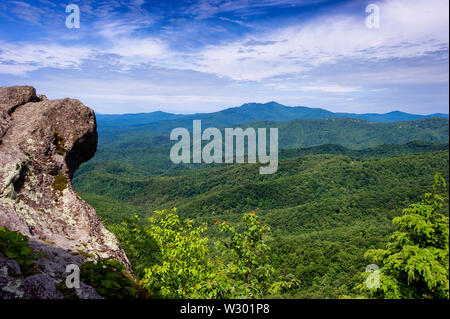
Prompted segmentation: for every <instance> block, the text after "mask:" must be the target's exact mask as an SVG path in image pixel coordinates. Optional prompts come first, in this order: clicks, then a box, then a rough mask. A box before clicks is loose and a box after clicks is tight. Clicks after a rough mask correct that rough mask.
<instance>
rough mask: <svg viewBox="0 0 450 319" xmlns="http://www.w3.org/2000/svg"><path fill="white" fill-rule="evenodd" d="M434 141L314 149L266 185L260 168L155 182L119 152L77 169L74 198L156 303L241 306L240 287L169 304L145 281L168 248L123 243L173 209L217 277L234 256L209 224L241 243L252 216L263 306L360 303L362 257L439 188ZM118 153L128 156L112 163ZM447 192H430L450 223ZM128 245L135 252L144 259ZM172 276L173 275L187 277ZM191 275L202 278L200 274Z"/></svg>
mask: <svg viewBox="0 0 450 319" xmlns="http://www.w3.org/2000/svg"><path fill="white" fill-rule="evenodd" d="M345 121H348V120H345ZM420 121H433V122H434V121H435V120H434V119H426V120H420ZM443 121H446V123H448V121H447V120H443ZM413 122H414V121H413ZM324 123H325V124H326V123H327V122H324ZM338 123H339V121H338ZM355 123H360V122H359V121H357V122H355ZM286 125H291V124H289V122H287V124H286ZM370 125H372V124H370ZM388 125H393V126H392V127H393V129H394V128H395V127H396V126H397V127H398V126H399V124H398V123H394V124H388ZM416 125H417V124H414V125H413V124H411V123H409V124H408V125H407V126H408V127H416ZM427 125H429V123H428V124H427ZM433 125H434V124H433ZM433 127H434V126H433ZM434 128H436V127H434ZM412 129H413V128H412ZM438 130H439V129H438ZM447 130H448V128H447ZM427 131H428V133H427V134H431V135H429V136H432V135H434V134H436V133H435V131H433V132H432V133H429V131H432V128H429V129H428V130H427ZM442 132H445V126H443V128H442ZM346 134H349V133H346ZM371 134H375V133H371ZM285 135H286V134H285ZM355 135H356V134H355ZM405 136H406V137H405V138H407V136H408V134H406V135H405ZM413 136H414V137H416V135H414V134H413ZM438 136H439V137H438V138H436V140H437V142H436V143H433V142H421V141H410V142H407V143H405V144H382V143H378V144H376V145H375V146H372V144H373V143H372V142H370V143H368V147H366V148H347V147H344V146H341V145H336V144H332V145H330V144H325V145H324V144H321V143H320V142H317V146H312V147H306V148H285V149H283V150H282V151H281V152H280V158H281V160H280V162H279V168H278V172H277V173H276V174H273V175H259V173H258V167H259V165H257V164H229V165H215V166H214V165H197V166H194V165H191V166H186V167H182V168H170V167H167V168H166V169H165V170H164V171H163V173H162V171H161V170H153V169H152V168H150V169H147V167H146V166H145V165H144V166H140V164H139V163H137V162H135V160H137V159H138V158H139V153H140V154H141V156H143V154H147V155H146V156H147V157H151V156H153V155H154V154H155V153H150V155H149V153H145V152H143V150H142V149H139V148H135V147H136V145H137V142H134V143H128V147H127V148H120V149H118V148H114V147H113V146H108V147H111V149H114V152H111V153H109V152H108V150H109V149H108V147H105V148H104V149H103V150H101V152H100V154H99V156H98V158H95V159H94V160H93V161H92V162H89V163H87V164H85V165H84V166H82V167H81V169H80V171H79V173H77V175H76V177H75V179H74V187H75V189H76V190H77V192H78V193H79V194H80V195H81V196H82V197H83V198H84V199H85V200H87V201H88V202H89V203H90V204H91V205H93V206H94V207H95V208H96V210H97V212H98V214H99V215H100V216H101V218H102V219H103V220H104V222H105V223H106V225H107V226H108V228H110V229H111V230H112V231H113V232H114V233H116V235H117V236H118V237H119V239H120V240H121V242H122V243H123V245H124V247H125V249H126V251H127V254H128V255H129V256H130V259H131V261H132V263H133V266H134V267H135V271H136V273H137V274H138V276H141V279H142V280H144V282H145V278H147V284H148V285H147V286H148V288H149V289H152V290H153V291H160V293H161V289H163V291H164V293H162V296H165V297H187V296H191V297H211V298H218V297H243V296H247V297H248V295H246V294H245V289H244V288H243V287H244V286H242V291H241V292H240V294H238V293H237V292H235V293H236V294H230V292H228V293H226V292H224V291H222V292H218V291H216V290H214V292H211V291H210V290H207V291H208V292H207V293H206V292H205V294H206V295H195V294H193V295H192V294H191V295H189V294H187V295H178V294H177V293H175V292H174V291H171V290H170V287H157V286H155V282H153V281H151V280H150V281H148V280H149V278H152V276H150V275H148V274H149V272H148V269H153V272H152V274H154V276H162V273H161V268H158V267H161V265H163V264H164V258H168V257H167V256H166V257H164V255H163V256H161V247H164V246H165V244H164V241H159V242H157V241H155V240H151V239H148V238H147V239H143V238H140V239H139V240H137V239H136V238H135V237H130V236H132V234H131V233H132V231H131V229H142V230H141V232H140V234H145V233H147V234H154V233H155V231H156V230H159V231H161V228H158V227H160V226H158V227H157V228H155V227H156V226H155V213H154V212H155V211H157V212H161V211H162V212H166V215H167V214H168V211H166V210H168V209H171V208H174V207H176V208H177V210H176V213H173V212H172V214H174V215H173V216H172V215H170V214H169V217H170V218H172V219H173V218H175V220H176V221H177V223H180V225H182V224H183V222H182V220H184V219H187V220H191V221H192V222H193V224H192V225H191V224H190V227H191V228H192V229H191V231H192V230H195V229H196V228H195V227H202V228H201V231H200V230H197V231H198V233H196V235H195V236H194V235H192V236H194V237H195V239H196V240H203V239H204V240H205V242H203V244H202V245H201V247H202V249H203V250H202V251H203V252H204V253H203V257H202V258H211V260H215V261H216V262H217V260H219V263H220V264H222V265H223V264H226V262H228V261H229V260H230V259H231V257H230V256H231V255H227V254H225V255H224V256H222V254H223V252H222V251H221V250H220V249H217V247H216V246H217V245H216V243H217V242H220V241H221V240H224V238H226V236H225V234H224V231H223V230H222V231H221V229H220V227H217V225H216V224H217V223H218V222H219V223H220V224H221V223H223V222H226V224H229V225H234V226H235V227H236V230H235V231H236V232H242V233H243V234H244V233H245V229H246V227H247V226H248V225H246V223H245V221H244V220H243V219H242V216H243V214H244V216H245V214H248V213H251V212H253V214H255V215H256V216H258V223H261V225H267V227H268V228H270V230H271V231H270V232H264V236H261V240H262V238H264V243H263V244H264V245H265V246H267V249H268V250H269V251H270V254H268V255H267V256H266V257H267V260H266V261H265V262H264V263H263V264H264V265H265V266H268V265H270V267H271V269H273V273H272V275H271V277H270V278H272V279H270V280H269V279H268V278H265V279H261V280H260V283H263V282H265V281H270V283H271V284H270V285H269V286H270V287H272V286H274V285H275V286H274V287H278V288H279V289H271V288H270V287H266V288H264V289H265V290H264V293H262V292H261V291H260V294H259V296H260V297H261V296H265V297H283V298H285V297H293V298H342V297H349V298H359V297H361V296H367V295H364V294H363V293H362V292H361V290H360V289H357V286H358V284H361V282H362V280H363V279H362V278H363V277H362V273H364V270H365V267H366V266H367V265H368V264H369V261H368V260H367V258H365V253H366V251H367V250H369V249H379V248H382V247H384V246H385V245H386V243H387V242H388V240H389V236H390V235H391V234H392V233H393V232H394V230H395V225H394V224H393V223H392V219H393V218H395V217H397V216H400V215H401V213H402V210H403V209H405V208H407V207H408V206H409V205H411V204H412V203H416V202H419V201H420V200H421V199H422V197H423V194H424V193H427V192H431V191H432V189H433V178H434V175H435V173H440V174H442V176H443V179H444V180H445V181H448V171H449V167H448V165H449V154H448V142H445V137H443V133H442V134H441V133H438ZM389 139H390V138H389V137H388V138H386V140H389ZM399 139H400V140H402V137H401V136H400V137H399ZM155 140H157V139H155ZM282 140H283V139H282ZM392 140H393V141H397V139H396V138H393V139H392ZM431 140H434V139H431ZM150 141H153V140H150ZM370 141H372V139H370ZM380 141H382V140H380ZM402 141H403V140H402ZM112 143H113V144H114V143H116V142H112ZM147 143H150V142H149V141H148V140H147ZM124 144H126V142H124ZM299 144H301V143H299ZM285 145H289V146H291V145H294V144H289V143H286V144H285ZM353 146H354V144H353ZM150 147H157V146H150ZM161 149H162V150H164V149H165V147H162V148H161ZM117 152H123V153H127V152H129V154H125V155H124V157H117ZM161 153H162V152H161ZM156 154H158V152H156ZM118 159H124V160H123V161H119V160H118ZM142 161H143V159H142ZM143 162H144V161H143ZM149 165H150V164H149ZM447 184H448V183H447ZM446 187H447V186H446ZM446 187H442V186H441V187H440V189H439V193H440V194H441V195H442V196H443V201H444V204H443V207H441V208H439V212H441V213H443V214H444V215H446V216H448V194H447V192H448V188H446ZM132 216H135V219H132V221H131V222H132V223H133V225H134V226H133V227H130V218H131V217H132ZM169 217H167V216H166V217H159V220H158V223H159V224H158V225H161V222H165V223H167V222H168V221H167V220H165V219H164V218H169ZM124 220H126V221H127V222H125V223H124V222H123V221H124ZM172 221H173V220H172ZM152 227H153V228H152ZM261 227H262V226H261ZM186 233H187V234H190V232H186ZM166 235H167V234H166ZM133 236H135V235H133ZM149 236H150V237H152V236H153V235H149ZM161 236H162V234H161ZM202 236H203V237H202ZM130 238H132V239H130ZM159 238H164V237H159ZM232 238H233V237H232ZM149 240H150V243H149V242H148V241H149ZM180 240H181V239H180ZM196 240H194V239H192V238H191V239H190V240H189V241H191V242H196ZM132 242H142V246H144V247H145V249H144V251H141V248H139V247H136V246H137V245H136V244H130V243H132ZM127 243H128V244H127ZM166 244H167V242H166ZM197 248H198V247H197ZM166 249H167V248H166ZM133 256H135V257H133ZM183 256H184V255H183ZM185 257H186V256H185ZM197 257H198V256H197ZM205 262H206V261H205ZM161 263H162V264H161ZM208 263H209V262H206V264H208ZM206 264H205V265H206ZM158 265H159V266H158ZM241 266H242V265H241ZM202 267H203V266H202ZM205 267H206V266H205ZM208 267H209V266H208ZM215 267H216V268H217V267H218V266H215ZM242 267H243V266H242ZM219 268H220V267H219ZM145 269H147V272H146V271H145ZM179 271H180V274H182V273H183V271H186V270H183V269H180V270H179ZM198 271H199V274H200V273H202V271H203V272H206V273H208V271H207V270H206V268H201V269H199V270H198ZM210 272H211V270H210ZM156 274H158V275H156ZM166 275H167V274H166ZM199 276H200V275H199ZM175 277H176V278H178V277H177V276H175ZM200 277H201V276H200ZM200 277H199V278H200ZM164 278H165V279H164ZM447 278H448V277H447ZM160 279H161V280H169V279H168V278H166V277H161V278H160ZM172 279H173V278H172ZM172 279H171V280H172ZM210 279H211V278H209V279H208V280H210ZM222 279H223V278H222ZM228 279H229V278H228ZM201 280H207V279H205V278H203V279H199V281H200V282H201ZM216 280H218V279H217V278H216ZM236 280H237V279H236ZM179 284H180V283H178V284H174V285H179ZM277 284H278V286H277ZM272 288H273V287H272ZM261 289H262V288H261ZM247 293H249V292H248V291H247Z"/></svg>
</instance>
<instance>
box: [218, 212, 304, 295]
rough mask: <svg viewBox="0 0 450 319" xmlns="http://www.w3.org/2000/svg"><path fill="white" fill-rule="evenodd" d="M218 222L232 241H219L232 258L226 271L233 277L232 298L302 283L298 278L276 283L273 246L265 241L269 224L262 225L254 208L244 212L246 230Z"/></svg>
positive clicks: (223, 249)
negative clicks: (247, 212)
mask: <svg viewBox="0 0 450 319" xmlns="http://www.w3.org/2000/svg"><path fill="white" fill-rule="evenodd" d="M215 223H216V224H217V225H218V228H219V230H220V231H221V232H224V233H226V234H227V235H229V237H230V238H229V240H220V241H219V242H218V243H217V247H218V249H219V250H220V251H221V252H222V254H230V255H231V257H232V259H231V261H230V262H228V263H227V265H226V267H225V269H224V270H225V273H226V274H227V276H228V277H229V278H230V279H231V282H232V285H233V287H232V295H233V297H238V298H263V297H265V296H267V295H269V294H277V293H279V292H281V291H283V290H285V289H290V288H292V287H294V286H298V285H299V284H300V282H299V281H298V280H296V279H291V281H290V282H287V281H282V282H275V283H274V282H273V278H272V277H273V273H274V269H273V267H272V265H271V263H270V247H269V246H267V245H266V243H265V242H264V240H263V236H264V235H266V234H267V233H268V232H269V231H270V227H269V226H268V225H266V224H261V222H259V220H258V219H257V216H256V215H255V212H254V211H253V212H251V213H249V214H244V216H243V224H244V228H245V231H244V232H243V233H239V232H238V231H236V229H235V228H234V227H232V226H231V225H230V224H229V223H227V222H219V221H218V220H216V222H215ZM233 257H234V258H233Z"/></svg>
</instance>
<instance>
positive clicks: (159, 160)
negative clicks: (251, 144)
mask: <svg viewBox="0 0 450 319" xmlns="http://www.w3.org/2000/svg"><path fill="white" fill-rule="evenodd" d="M172 122H173V121H168V122H167V125H172V124H169V123H172ZM186 127H187V128H192V122H190V123H189V124H188V126H186ZM207 127H208V126H207V125H204V123H202V128H203V129H205V128H207ZM241 127H244V128H245V127H278V128H279V148H280V150H282V149H295V148H305V147H312V146H320V145H324V144H337V145H340V146H343V147H346V148H350V149H357V150H361V149H364V148H370V147H376V146H379V145H383V144H403V143H407V142H410V141H413V140H420V141H424V142H432V143H448V134H449V120H448V119H444V118H426V119H419V120H414V121H407V122H394V123H374V122H367V121H363V120H358V119H323V120H292V121H288V122H274V121H257V122H249V123H245V124H243V125H241ZM147 129H149V128H148V127H147V126H145V127H141V128H139V129H136V130H131V131H127V133H123V134H118V135H115V136H114V137H105V136H104V137H103V138H101V139H100V143H99V146H98V150H97V153H96V155H95V157H94V158H93V159H92V160H91V161H90V162H89V163H87V164H86V165H85V166H83V167H82V169H81V171H80V172H79V173H78V174H81V173H86V172H87V171H89V170H90V169H92V167H95V166H97V165H109V164H110V163H111V162H112V163H115V165H116V166H117V167H122V168H121V170H123V169H125V168H126V167H129V168H130V170H131V171H133V172H131V174H138V175H145V176H148V175H159V174H164V173H166V172H167V171H169V170H170V171H174V170H175V171H178V170H180V169H186V168H192V167H193V165H175V164H173V163H172V162H171V161H170V158H169V154H170V148H171V147H172V145H174V144H175V142H174V141H170V139H169V131H168V132H167V133H166V134H157V133H155V132H153V131H148V130H147ZM167 129H168V128H167ZM346 154H349V155H351V154H350V153H348V152H347V153H346ZM100 163H101V164H100ZM197 166H198V165H197ZM194 167H196V166H194Z"/></svg>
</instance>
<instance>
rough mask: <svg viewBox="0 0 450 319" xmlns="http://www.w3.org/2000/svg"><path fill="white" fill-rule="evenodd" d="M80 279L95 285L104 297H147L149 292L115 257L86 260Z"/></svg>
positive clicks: (81, 268)
mask: <svg viewBox="0 0 450 319" xmlns="http://www.w3.org/2000/svg"><path fill="white" fill-rule="evenodd" d="M80 280H81V281H82V282H84V283H85V284H87V285H90V286H92V287H94V289H95V291H96V292H97V293H98V294H99V295H101V296H102V297H104V298H107V299H113V298H119V299H133V298H137V297H141V298H145V297H147V293H146V292H145V291H144V290H143V289H141V288H140V287H139V286H138V284H137V283H136V282H135V280H134V279H133V278H132V277H131V276H130V275H129V274H128V273H127V272H126V270H125V267H124V266H123V265H122V264H120V263H119V262H118V261H116V260H114V259H100V260H96V261H88V262H85V263H84V264H83V265H81V267H80Z"/></svg>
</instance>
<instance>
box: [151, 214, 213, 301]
mask: <svg viewBox="0 0 450 319" xmlns="http://www.w3.org/2000/svg"><path fill="white" fill-rule="evenodd" d="M205 230H206V225H205V224H203V225H201V226H199V227H194V221H193V220H190V219H186V220H184V222H181V221H180V218H179V217H178V215H177V214H176V209H173V210H171V211H169V210H162V211H155V213H154V216H153V217H151V218H149V225H148V231H147V233H148V235H150V236H152V237H153V238H154V240H155V241H156V243H157V245H158V247H159V250H160V260H159V262H158V263H157V264H155V265H152V266H151V267H148V268H146V269H145V276H144V279H143V281H142V285H143V286H144V287H146V288H148V289H149V290H151V291H158V292H159V294H160V295H161V296H162V297H165V298H214V297H215V296H216V294H215V292H214V286H215V275H214V273H213V264H212V262H211V260H210V258H209V252H208V247H207V238H206V237H203V236H202V233H203V232H204V231H205Z"/></svg>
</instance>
